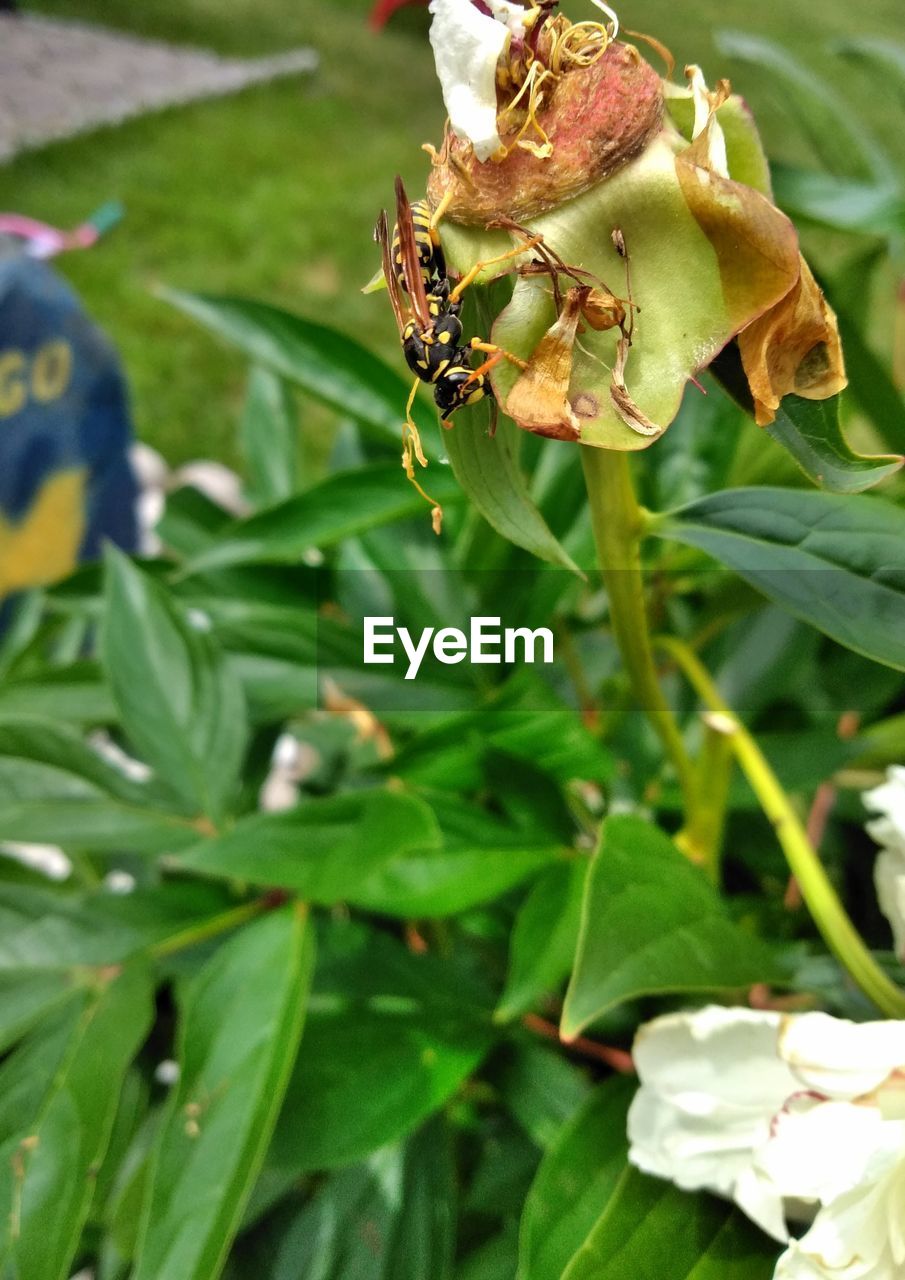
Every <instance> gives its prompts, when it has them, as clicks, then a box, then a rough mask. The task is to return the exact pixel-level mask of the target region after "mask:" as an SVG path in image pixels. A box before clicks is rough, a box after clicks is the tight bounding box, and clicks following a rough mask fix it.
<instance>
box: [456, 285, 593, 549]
mask: <svg viewBox="0 0 905 1280" xmlns="http://www.w3.org/2000/svg"><path fill="white" fill-rule="evenodd" d="M505 296H506V295H505V291H504V287H501V286H492V287H490V288H486V289H472V290H470V291H469V292H468V293H467V294H466V295H465V302H464V305H463V309H462V323H463V325H465V326H466V330H467V329H473V330H475V331H476V332H478V333H485V334H487V333H489V332H490V326H491V323H492V321H493V318H494V316H495V315H496V314H497V313H498V311H499V308H500V307H501V306H502V305H503V302H504V301H505ZM452 421H453V423H454V426H453V427H452V429H451V430H450V431H448V432H446V434H445V436H444V440H443V443H444V444H445V446H446V452H447V454H448V456H449V460H450V462H451V463H452V466H453V470H454V471H455V473H456V478H457V480H458V481H459V483H460V485H461V486H462V488H463V489H464V490H465V493H466V494H467V496H468V497H469V498H470V499H471V501H472V502H473V503H474V504H475V506H476V507H477V509H478V511H480V513H481V515H482V516H483V517H484V519H485V520H486V521H487V523H488V524H490V525H491V526H492V527H493V528H494V529H496V531H497V533H499V534H501V535H502V536H503V537H504V538H506V539H508V540H509V542H513V543H515V545H516V546H517V547H523V548H524V549H525V550H526V551H530V552H531V554H532V555H534V556H537V557H538V559H539V560H546V561H548V562H549V563H550V564H555V565H559V566H560V568H564V569H571V570H572V571H573V572H575V573H578V572H579V570H578V568H577V567H576V565H575V563H574V562H573V560H572V559H571V557H570V556H569V555H568V554H567V552H566V551H565V550H564V548H563V547H562V546H561V545H560V543H559V541H558V540H557V538H556V537H555V536H554V534H553V532H552V530H551V529H550V527H549V525H548V524H547V522H546V520H545V519H544V517H543V516H542V515H541V513H540V511H539V510H538V508H537V505H536V504H535V502H534V500H533V498H532V497H531V494H530V492H529V490H528V482H527V480H526V479H525V476H524V475H523V473H522V470H521V467H520V466H519V456H518V455H519V445H520V441H519V432H518V430H517V429H516V428H515V427H514V426H513V424H512V423H511V422H510V421H509V420H508V419H506V418H502V417H501V418H500V420H499V421H498V423H497V428H496V432H494V433H491V427H492V406H491V402H490V400H481V401H480V402H479V403H478V404H476V405H474V406H472V407H471V408H466V409H463V410H462V411H461V412H459V413H457V414H456V416H455V418H453V419H452ZM577 461H578V460H577V459H576V463H577Z"/></svg>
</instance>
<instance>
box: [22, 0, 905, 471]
mask: <svg viewBox="0 0 905 1280" xmlns="http://www.w3.org/2000/svg"><path fill="white" fill-rule="evenodd" d="M28 7H29V8H31V9H34V10H36V11H40V12H43V13H48V14H54V15H58V16H61V17H66V18H78V19H83V20H86V21H97V22H102V23H104V24H106V25H107V26H109V27H115V28H118V29H122V30H127V31H133V32H136V33H140V34H142V35H147V36H153V37H157V38H163V39H170V40H173V41H177V42H185V43H193V44H200V45H205V46H207V47H210V48H214V49H216V50H218V51H219V52H222V53H226V54H232V55H243V56H253V55H258V54H263V53H268V52H272V51H275V50H279V49H284V48H290V47H293V46H297V45H300V44H306V45H313V46H314V47H315V48H316V49H317V50H318V51H319V53H320V56H321V67H320V70H319V71H318V72H317V73H316V74H315V75H314V76H308V77H294V78H291V79H288V80H282V81H278V82H275V83H273V84H270V85H264V86H260V87H257V88H253V89H249V90H247V91H245V92H244V93H242V94H240V95H237V96H234V97H230V98H226V99H220V100H216V101H211V102H205V103H200V104H197V105H193V106H189V107H184V108H178V109H173V110H170V111H167V112H163V113H161V114H157V115H152V116H148V117H145V118H142V119H139V120H135V121H132V122H129V123H127V124H125V125H123V126H121V127H119V128H111V129H104V130H101V131H98V132H97V133H94V134H92V135H89V136H86V137H83V138H78V139H74V140H72V141H69V142H65V143H59V144H55V145H53V146H50V147H47V148H46V149H44V150H42V151H40V152H34V153H30V154H26V155H23V156H20V157H18V158H17V159H16V160H14V161H13V162H12V163H11V164H9V165H7V166H5V167H0V207H2V208H7V209H15V210H17V211H20V212H23V213H28V214H31V215H33V216H35V217H41V218H46V219H48V220H50V221H52V222H56V223H59V224H60V225H63V226H66V225H72V224H74V223H76V222H78V221H80V220H81V219H82V218H83V217H85V216H86V215H87V214H88V213H90V212H91V210H92V209H93V208H94V207H95V206H96V205H98V204H100V203H101V202H102V201H104V200H108V199H113V198H118V199H120V200H122V201H123V202H124V204H125V206H126V210H127V216H126V219H125V221H124V222H123V223H122V224H121V225H120V226H119V227H118V228H117V229H116V230H115V231H114V232H113V233H111V234H110V235H109V237H108V238H107V239H106V240H104V241H103V243H102V244H101V245H100V246H99V247H98V248H96V249H94V250H92V251H91V252H89V253H86V254H81V255H79V254H73V255H70V256H68V257H66V258H64V259H61V260H60V263H59V266H60V269H61V271H63V272H64V274H65V275H66V276H67V277H68V278H69V279H70V280H71V281H72V282H73V284H74V285H75V287H76V288H77V289H78V290H79V291H80V293H81V294H82V296H83V298H84V300H85V302H86V304H87V306H88V307H89V309H90V310H91V312H92V313H93V314H94V315H95V316H96V317H97V319H98V320H99V321H100V323H101V324H102V325H103V326H104V327H105V329H106V330H107V331H108V332H109V333H110V334H111V336H112V337H113V338H114V339H115V341H116V343H117V344H118V346H119V348H120V351H121V352H122V355H123V359H124V362H125V366H126V370H127V373H128V376H129V381H130V385H131V388H132V396H133V403H134V410H135V419H136V427H137V430H138V433H139V435H140V436H141V437H142V438H144V439H146V440H148V441H149V442H150V443H152V444H154V445H155V446H156V447H158V448H160V449H161V450H162V451H163V452H164V453H165V454H166V455H167V456H168V457H169V458H170V459H172V460H173V461H174V462H178V461H182V460H185V459H187V458H191V457H199V456H203V455H207V456H215V457H221V458H223V459H225V460H227V461H232V460H233V459H234V453H235V446H234V439H235V420H236V415H237V413H238V412H239V408H240V405H241V399H242V391H243V386H244V380H245V365H244V362H243V361H242V360H241V359H239V358H237V357H235V356H234V355H233V354H232V353H231V352H229V351H227V350H225V349H223V348H222V347H219V346H218V345H217V344H216V343H215V342H214V341H212V340H211V339H210V338H209V337H207V335H205V334H204V333H202V332H201V331H199V330H198V329H196V328H194V327H193V326H192V325H191V324H190V323H189V322H187V321H186V320H184V319H183V318H181V317H180V316H178V315H177V314H176V313H175V312H173V311H172V310H170V309H169V308H168V307H167V306H166V305H165V304H164V303H162V302H160V301H158V300H157V299H156V298H155V297H154V294H153V289H154V286H155V285H156V284H158V283H167V284H170V285H174V286H177V287H179V288H183V289H199V290H200V289H204V290H209V291H214V292H231V293H240V294H249V295H254V296H257V297H262V298H267V299H269V300H271V301H274V302H277V303H280V304H282V305H285V306H288V307H290V308H292V309H295V310H297V311H300V312H302V313H304V314H306V315H308V316H310V317H312V318H314V319H320V320H326V321H328V322H329V323H331V324H333V325H335V326H337V327H338V328H340V329H343V330H345V331H347V332H349V333H353V334H355V335H356V336H357V337H358V338H359V339H360V340H362V341H364V342H365V343H366V344H368V345H369V346H372V347H374V348H375V349H377V350H379V351H382V352H384V353H385V354H386V355H388V356H389V357H390V358H393V357H394V356H395V352H396V341H395V331H394V328H393V322H392V318H391V316H390V314H389V309H388V308H387V307H386V306H384V305H382V303H381V299H379V298H367V297H362V295H361V294H360V292H359V290H360V287H361V285H362V284H364V282H365V281H366V280H367V279H368V278H369V277H370V276H371V274H372V273H373V270H374V268H375V266H376V259H375V250H374V246H373V243H372V241H371V230H372V227H373V224H374V219H375V216H376V213H377V210H378V209H379V208H380V206H381V205H382V204H386V203H388V202H389V200H390V198H391V194H392V180H393V175H394V174H395V173H396V172H401V173H402V174H403V176H404V177H405V179H406V181H407V182H408V183H409V184H410V189H411V190H413V191H417V190H418V189H419V188H420V187H421V186H422V185H423V180H424V175H425V173H426V171H427V164H428V162H427V158H426V156H424V155H423V154H422V153H421V152H420V150H419V147H420V144H421V143H422V142H425V141H428V140H430V141H434V142H438V141H439V137H440V131H441V128H442V119H443V108H442V103H441V100H440V94H439V90H438V88H437V86H436V82H435V79H434V75H433V64H432V60H431V55H430V50H429V47H428V45H427V41H426V39H425V33H426V28H427V16H426V14H424V13H421V12H414V11H413V12H405V13H403V14H400V15H399V16H398V17H397V18H396V19H394V21H393V23H392V24H391V25H390V27H389V28H388V29H387V31H385V32H384V33H383V35H381V36H380V37H376V36H375V35H374V34H373V33H372V32H371V31H369V30H368V28H367V26H366V14H367V10H368V8H369V3H368V0H230V3H229V4H228V5H225V4H223V3H222V0H149V2H148V3H146V4H142V5H135V4H134V3H133V2H132V0H32V2H31V3H30V4H29V5H28ZM565 8H566V10H567V11H568V12H569V15H570V16H571V17H573V18H580V17H585V16H588V15H589V14H590V13H591V12H592V10H591V7H590V5H589V4H588V0H571V2H570V3H569V2H567V3H566V5H565ZM620 9H621V13H622V18H623V22H624V24H625V25H626V26H627V27H630V28H632V29H633V30H637V31H648V32H650V33H652V34H654V35H656V36H657V37H658V38H660V39H661V40H663V41H665V42H666V43H667V44H668V45H669V46H670V47H671V48H672V49H673V51H674V52H675V54H676V57H677V61H678V64H679V66H680V67H681V66H682V65H683V63H684V62H687V61H692V60H693V61H698V62H700V63H701V64H702V65H703V66H704V68H705V71H706V72H707V74H708V76H709V78H710V79H711V80H714V79H716V78H717V77H718V76H720V75H724V74H729V75H730V76H731V78H732V80H733V84H734V86H735V87H736V88H737V89H738V90H739V91H740V92H742V93H744V94H745V96H746V97H747V98H748V99H749V101H750V102H751V104H752V106H753V107H754V109H755V112H756V114H757V116H758V119H759V121H760V123H761V127H762V129H763V132H764V135H765V138H766V141H767V145H768V149H769V150H770V153H771V155H773V156H774V157H777V158H782V159H787V160H793V161H802V160H804V161H806V160H807V155H808V153H807V150H806V148H805V146H804V144H803V142H802V141H801V139H800V138H798V137H797V136H796V134H795V132H794V130H792V129H790V127H789V124H788V119H787V117H786V116H785V115H784V114H783V112H782V110H781V104H779V103H777V102H775V101H773V100H772V99H771V98H770V96H769V93H768V92H767V90H766V88H765V87H764V86H763V85H762V84H761V83H760V81H759V77H758V74H757V72H756V71H755V70H753V69H752V68H749V67H741V66H736V67H733V66H731V65H729V66H727V65H726V62H725V60H724V59H722V58H721V57H720V56H719V55H718V54H717V53H716V50H715V47H714V42H713V31H714V30H715V29H716V28H718V27H738V28H741V29H745V30H748V31H752V32H757V33H759V34H761V35H765V36H769V37H770V38H772V39H775V40H778V41H780V42H781V43H782V44H783V45H784V46H785V47H786V48H787V49H788V50H789V52H791V53H793V54H794V55H796V56H798V57H800V58H801V59H802V60H803V61H804V62H805V63H807V64H808V65H810V66H811V67H812V68H814V69H815V70H818V71H820V72H822V73H823V74H824V75H825V76H827V77H828V78H830V79H831V80H836V81H838V80H839V78H840V77H841V76H845V84H844V95H843V96H844V97H845V98H846V100H847V101H849V102H851V104H852V105H853V107H854V108H855V109H856V110H857V111H858V112H859V114H860V115H861V116H862V117H863V119H864V120H865V122H866V123H867V124H868V126H869V128H870V129H871V130H872V131H873V132H874V133H875V134H876V135H877V136H878V137H880V138H881V139H882V140H883V141H884V142H885V143H886V144H887V145H889V146H891V147H892V148H893V149H894V151H895V154H896V156H897V158H898V159H899V160H900V161H901V162H902V163H903V164H905V142H903V132H905V131H903V129H902V114H901V107H900V104H899V103H898V102H897V101H896V100H895V98H894V95H893V94H891V93H887V92H883V91H881V90H878V87H877V86H876V84H875V83H873V82H872V80H871V78H870V76H869V75H868V74H867V73H865V72H864V71H850V70H848V69H847V68H846V67H845V66H844V65H843V64H842V63H840V62H839V61H837V60H835V59H834V58H833V57H832V56H831V55H830V53H829V52H828V49H829V46H830V45H831V44H832V42H833V41H834V40H835V39H838V38H840V37H843V36H851V35H853V34H855V33H856V28H855V16H857V23H858V26H857V31H858V32H860V33H863V34H871V35H879V36H887V37H889V38H895V37H896V36H899V35H900V34H901V27H902V20H901V15H902V0H869V2H866V3H863V4H861V5H860V6H859V7H858V8H857V10H854V9H853V8H852V6H851V5H850V4H849V3H847V2H846V0H823V3H822V4H821V5H820V6H819V7H817V8H816V9H815V6H814V5H813V4H812V3H811V0H786V3H783V4H778V3H774V4H769V5H764V4H763V3H760V4H755V3H753V2H752V0H721V2H719V3H718V2H717V0H684V3H683V2H682V0H634V3H631V4H624V5H621V6H620ZM319 422H320V418H319V416H315V417H314V418H313V419H312V424H311V425H312V427H313V428H315V429H316V428H317V426H318V423H319Z"/></svg>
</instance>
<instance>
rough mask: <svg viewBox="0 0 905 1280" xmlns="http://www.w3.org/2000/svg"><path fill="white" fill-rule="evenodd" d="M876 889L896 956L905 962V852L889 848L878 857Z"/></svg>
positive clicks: (875, 868)
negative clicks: (889, 929)
mask: <svg viewBox="0 0 905 1280" xmlns="http://www.w3.org/2000/svg"><path fill="white" fill-rule="evenodd" d="M870 825H871V824H870V823H868V829H870ZM874 888H875V889H876V891H877V902H878V903H879V905H880V910H881V911H882V912H883V914H884V916H886V919H887V920H888V921H889V927H890V928H891V929H892V937H893V943H894V945H895V949H896V955H897V956H898V957H899V959H900V960H903V961H905V850H898V849H891V848H887V849H884V850H883V852H882V853H881V854H880V855H879V856H878V858H877V861H876V862H875V863H874Z"/></svg>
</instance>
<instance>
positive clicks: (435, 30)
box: [430, 0, 512, 161]
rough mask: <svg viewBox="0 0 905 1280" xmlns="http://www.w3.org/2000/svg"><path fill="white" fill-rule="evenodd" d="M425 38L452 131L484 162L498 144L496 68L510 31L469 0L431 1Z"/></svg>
mask: <svg viewBox="0 0 905 1280" xmlns="http://www.w3.org/2000/svg"><path fill="white" fill-rule="evenodd" d="M430 11H431V14H432V15H433V20H432V22H431V29H430V41H431V45H432V46H433V50H434V61H435V63H436V67H437V76H438V77H439V80H440V87H441V88H442V90H443V101H444V102H445V103H446V111H447V114H448V115H449V122H450V124H451V126H452V128H453V130H454V132H455V133H456V134H457V135H458V136H459V137H460V138H462V139H463V140H466V141H468V142H470V143H471V144H472V146H473V147H474V152H475V155H476V156H477V158H478V160H480V161H484V160H489V159H490V157H491V156H492V155H493V154H494V152H495V151H498V150H499V148H500V146H501V145H502V143H501V140H500V135H499V132H498V130H497V123H496V117H497V97H496V68H497V62H498V61H499V59H500V55H501V54H502V53H503V51H504V50H505V49H506V48H507V46H508V44H509V41H510V39H511V38H512V33H511V31H510V29H509V27H508V25H506V22H498V21H497V20H496V18H492V17H488V16H487V14H485V13H481V12H480V10H478V9H476V8H475V6H474V5H473V4H472V3H471V0H431V4H430Z"/></svg>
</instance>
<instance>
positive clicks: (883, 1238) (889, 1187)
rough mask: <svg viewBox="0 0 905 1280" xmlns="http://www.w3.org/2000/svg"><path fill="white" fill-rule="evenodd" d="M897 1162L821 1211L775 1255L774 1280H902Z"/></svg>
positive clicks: (902, 1184) (902, 1188) (904, 1182)
mask: <svg viewBox="0 0 905 1280" xmlns="http://www.w3.org/2000/svg"><path fill="white" fill-rule="evenodd" d="M903 1175H905V1168H903V1164H902V1162H901V1161H899V1163H898V1164H897V1166H896V1167H895V1168H893V1169H892V1170H891V1171H890V1172H889V1173H888V1174H887V1175H886V1176H885V1177H884V1178H882V1179H880V1180H879V1181H878V1182H874V1183H871V1184H867V1185H863V1184H862V1185H861V1186H860V1187H858V1188H856V1189H855V1190H853V1191H851V1192H849V1193H848V1194H847V1195H845V1196H841V1197H840V1198H839V1199H838V1200H836V1201H834V1202H833V1203H832V1204H831V1205H828V1206H827V1207H825V1208H823V1209H821V1210H820V1212H819V1213H818V1214H817V1217H816V1218H815V1219H814V1224H813V1226H812V1227H811V1229H810V1230H809V1231H808V1232H807V1234H806V1235H804V1236H802V1238H801V1239H800V1240H798V1241H796V1242H794V1243H793V1244H792V1245H790V1247H789V1249H788V1250H787V1252H786V1253H784V1254H783V1256H782V1257H781V1258H780V1260H779V1262H778V1264H777V1267H776V1273H775V1280H902V1274H903V1263H905V1256H903V1253H902V1235H901V1217H902V1213H903V1210H905V1203H903V1201H905V1176H903Z"/></svg>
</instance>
